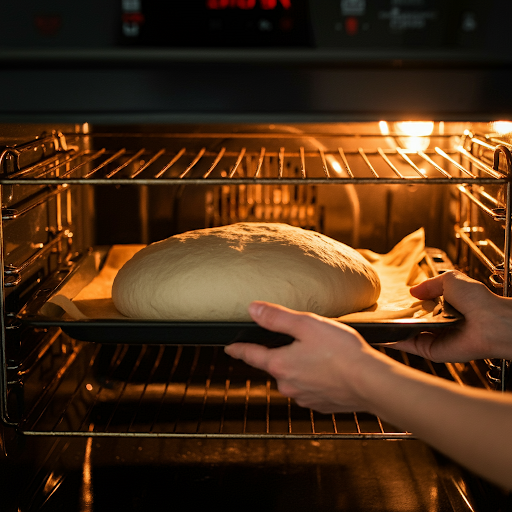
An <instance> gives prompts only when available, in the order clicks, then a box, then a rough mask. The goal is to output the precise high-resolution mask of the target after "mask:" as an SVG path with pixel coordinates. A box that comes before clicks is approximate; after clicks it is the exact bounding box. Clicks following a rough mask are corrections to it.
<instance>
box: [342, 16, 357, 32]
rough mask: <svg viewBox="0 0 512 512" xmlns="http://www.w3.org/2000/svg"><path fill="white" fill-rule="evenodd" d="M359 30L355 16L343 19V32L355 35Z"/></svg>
mask: <svg viewBox="0 0 512 512" xmlns="http://www.w3.org/2000/svg"><path fill="white" fill-rule="evenodd" d="M358 31H359V21H357V18H354V17H353V16H350V17H349V18H347V19H346V20H345V32H346V33H347V35H349V36H355V35H356V34H357V32H358Z"/></svg>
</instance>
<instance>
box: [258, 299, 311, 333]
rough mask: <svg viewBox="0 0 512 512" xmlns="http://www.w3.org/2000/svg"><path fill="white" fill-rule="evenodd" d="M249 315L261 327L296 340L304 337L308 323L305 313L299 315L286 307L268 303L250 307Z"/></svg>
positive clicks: (259, 303)
mask: <svg viewBox="0 0 512 512" xmlns="http://www.w3.org/2000/svg"><path fill="white" fill-rule="evenodd" d="M249 314H250V315H251V317H252V319H253V320H254V321H255V322H256V323H257V324H259V325H261V327H264V328H265V329H268V330H269V331H274V332H281V333H283V334H289V335H290V336H293V337H294V338H300V337H301V336H303V335H304V329H305V328H307V325H305V324H307V322H304V321H303V320H304V319H305V318H306V316H305V314H304V313H298V312H296V311H292V310H291V309H288V308H285V307H284V306H278V305H277V304H269V303H268V302H261V301H255V302H252V303H251V304H250V305H249Z"/></svg>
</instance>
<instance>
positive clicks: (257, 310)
mask: <svg viewBox="0 0 512 512" xmlns="http://www.w3.org/2000/svg"><path fill="white" fill-rule="evenodd" d="M263 307H264V306H263V304H261V303H259V302H251V304H249V314H250V315H251V316H252V317H255V316H256V317H259V316H260V315H261V313H262V311H263Z"/></svg>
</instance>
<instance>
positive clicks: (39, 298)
mask: <svg viewBox="0 0 512 512" xmlns="http://www.w3.org/2000/svg"><path fill="white" fill-rule="evenodd" d="M107 252H108V248H97V249H95V250H94V251H91V253H90V254H88V255H86V256H85V257H83V258H81V259H80V260H78V261H77V262H70V263H69V265H68V267H66V268H61V269H59V271H57V272H56V273H55V274H53V275H52V276H51V277H50V278H49V279H48V280H47V281H46V282H45V284H44V286H43V287H42V288H41V289H40V290H39V291H38V292H37V293H36V295H35V297H34V299H33V300H32V301H30V304H28V305H27V306H26V307H25V308H24V309H23V310H22V311H21V312H20V313H19V315H18V318H19V319H20V320H22V321H23V322H24V323H27V324H30V325H32V326H35V327H39V328H50V327H60V328H61V329H62V331H63V332H64V333H66V334H67V335H69V336H71V337H72V338H75V339H77V340H81V341H88V342H101V343H130V344H165V345H184V344H190V345H229V344H231V343H235V342H252V343H259V344H262V345H266V346H280V345H285V344H288V343H290V342H291V341H293V338H292V337H290V336H288V335H285V334H281V333H276V332H272V331H269V330H267V329H263V328H262V327H260V326H259V325H257V324H256V323H255V322H179V321H160V320H158V321H156V320H135V319H84V320H75V319H69V318H66V317H65V316H64V313H63V312H53V313H52V314H48V313H47V314H43V313H42V312H41V309H42V308H43V306H44V305H45V304H46V303H47V302H48V300H49V299H50V298H51V297H52V296H54V295H57V294H63V295H66V296H67V297H69V298H73V297H75V296H76V295H77V294H78V292H79V291H80V290H81V289H82V288H83V287H85V286H86V285H87V284H88V283H89V282H90V281H91V280H92V279H93V278H94V276H95V275H96V274H97V273H98V271H99V269H100V268H101V264H102V262H103V261H104V259H105V257H106V254H107ZM422 265H424V268H425V269H426V270H427V272H428V273H429V274H430V275H433V274H435V273H437V272H438V268H440V267H442V268H449V266H450V264H449V262H448V261H447V259H446V257H445V255H444V253H443V252H442V251H438V250H435V249H434V250H433V249H430V250H428V251H427V257H426V260H425V261H424V262H422ZM463 319H464V318H463V316H462V315H461V314H460V313H459V312H458V311H456V310H455V309H454V308H453V307H451V306H450V305H449V304H447V303H445V302H444V301H443V300H442V298H439V299H438V301H437V306H436V308H435V310H434V314H433V316H429V317H420V318H401V319H386V320H383V319H377V320H374V321H350V322H348V321H347V322H343V323H345V324H346V325H349V326H351V327H353V328H354V329H355V330H356V331H358V332H359V333H360V334H361V335H362V336H363V337H364V338H365V339H366V341H367V342H368V343H371V344H384V343H393V342H396V341H400V340H403V339H406V338H409V337H412V336H415V335H417V334H419V333H421V332H424V331H429V332H440V331H443V330H445V329H447V328H450V327H454V326H456V325H457V324H458V323H459V322H461V321H463Z"/></svg>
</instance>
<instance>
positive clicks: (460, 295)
mask: <svg viewBox="0 0 512 512" xmlns="http://www.w3.org/2000/svg"><path fill="white" fill-rule="evenodd" d="M411 294H412V295H413V296H414V297H416V298H418V299H421V300H426V299H433V298H435V297H439V296H441V295H443V296H444V298H445V300H446V301H447V302H449V303H450V304H451V305H452V306H453V307H454V308H456V309H457V310H458V311H460V312H461V313H462V314H463V315H464V318H465V320H464V321H463V323H461V324H460V325H458V326H456V327H453V328H449V329H447V330H446V331H444V332H442V333H439V334H432V333H421V334H419V335H418V336H416V337H415V338H411V339H408V340H405V341H400V342H398V343H396V344H395V345H393V348H397V349H400V350H403V351H405V352H409V353H411V354H417V355H420V356H422V357H425V358H427V359H430V360H432V361H437V362H466V361H471V360H472V359H483V358H492V357H496V358H506V359H509V358H510V357H512V299H508V298H504V297H499V296H498V295H496V294H494V293H492V292H491V291H490V290H489V289H488V288H487V287H486V286H485V285H484V284H482V283H480V282H479V281H475V280H473V279H471V278H469V277H468V276H466V275H464V274H462V273H461V272H458V271H450V272H445V273H444V274H441V275H439V276H436V277H433V278H432V279H428V280H426V281H424V282H422V283H420V284H418V285H416V286H413V287H412V288H411Z"/></svg>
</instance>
